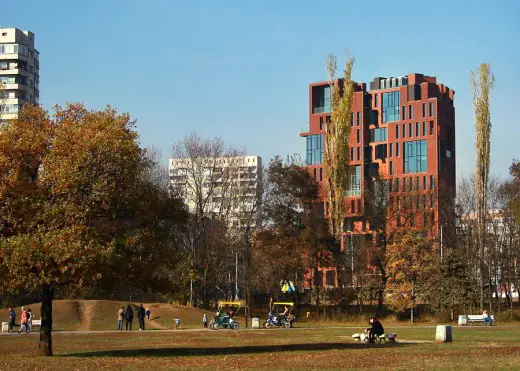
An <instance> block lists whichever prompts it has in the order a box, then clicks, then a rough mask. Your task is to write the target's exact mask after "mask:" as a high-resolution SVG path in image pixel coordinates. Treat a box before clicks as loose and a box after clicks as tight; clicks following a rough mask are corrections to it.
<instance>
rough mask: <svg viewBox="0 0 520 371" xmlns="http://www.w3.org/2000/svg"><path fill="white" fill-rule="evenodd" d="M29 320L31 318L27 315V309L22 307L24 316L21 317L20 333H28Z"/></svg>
mask: <svg viewBox="0 0 520 371" xmlns="http://www.w3.org/2000/svg"><path fill="white" fill-rule="evenodd" d="M28 320H29V316H28V314H27V311H26V310H25V307H22V315H21V316H20V331H18V332H19V333H21V332H22V331H23V332H27V321H28Z"/></svg>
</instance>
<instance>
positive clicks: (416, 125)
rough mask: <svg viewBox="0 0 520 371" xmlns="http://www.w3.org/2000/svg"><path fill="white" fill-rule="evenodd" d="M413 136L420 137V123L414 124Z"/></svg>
mask: <svg viewBox="0 0 520 371" xmlns="http://www.w3.org/2000/svg"><path fill="white" fill-rule="evenodd" d="M415 135H416V136H420V135H421V123H420V122H416V123H415Z"/></svg>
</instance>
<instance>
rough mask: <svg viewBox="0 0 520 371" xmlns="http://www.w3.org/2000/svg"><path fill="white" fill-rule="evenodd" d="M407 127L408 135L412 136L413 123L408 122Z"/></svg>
mask: <svg viewBox="0 0 520 371" xmlns="http://www.w3.org/2000/svg"><path fill="white" fill-rule="evenodd" d="M408 127H409V130H408V135H409V136H410V138H411V137H413V124H412V123H411V122H410V124H409V125H408Z"/></svg>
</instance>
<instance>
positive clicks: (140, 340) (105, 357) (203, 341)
mask: <svg viewBox="0 0 520 371" xmlns="http://www.w3.org/2000/svg"><path fill="white" fill-rule="evenodd" d="M360 330H361V328H359V329H352V328H344V329H340V328H331V329H324V328H319V329H309V330H307V329H289V330H285V329H281V330H247V331H230V330H219V331H212V330H207V331H188V330H179V331H170V332H160V331H146V332H137V331H136V332H132V333H125V332H123V333H114V332H109V333H95V332H94V333H87V334H85V333H81V334H80V333H56V334H55V336H54V337H53V339H54V351H55V354H56V356H55V357H52V358H41V357H35V356H31V352H32V351H33V350H34V349H36V347H37V342H38V336H35V335H32V336H27V335H25V336H24V335H11V336H0V369H17V368H20V369H48V370H51V369H52V370H56V369H65V370H67V369H124V370H138V369H139V370H152V369H187V370H191V369H193V370H196V369H202V368H213V369H218V368H224V369H261V368H270V369H275V370H286V369H305V370H310V369H324V368H332V369H342V368H347V367H349V368H376V367H377V368H391V369H414V368H415V369H423V368H430V369H431V368H438V369H520V327H514V326H511V327H486V328H484V327H482V326H479V327H476V326H475V327H464V328H458V327H454V329H453V337H454V342H453V343H452V344H436V343H434V342H432V340H433V338H434V334H435V328H434V327H398V328H391V327H390V328H388V329H387V332H397V333H398V334H399V335H398V340H400V342H398V343H397V344H387V345H372V344H370V345H365V344H359V343H354V342H353V341H352V338H351V336H350V335H351V334H352V333H353V332H358V331H360Z"/></svg>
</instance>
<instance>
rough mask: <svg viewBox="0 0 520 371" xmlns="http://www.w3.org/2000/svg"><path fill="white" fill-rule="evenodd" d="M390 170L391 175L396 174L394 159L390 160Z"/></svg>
mask: <svg viewBox="0 0 520 371" xmlns="http://www.w3.org/2000/svg"><path fill="white" fill-rule="evenodd" d="M389 170H390V175H394V162H393V161H390V163H389Z"/></svg>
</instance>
